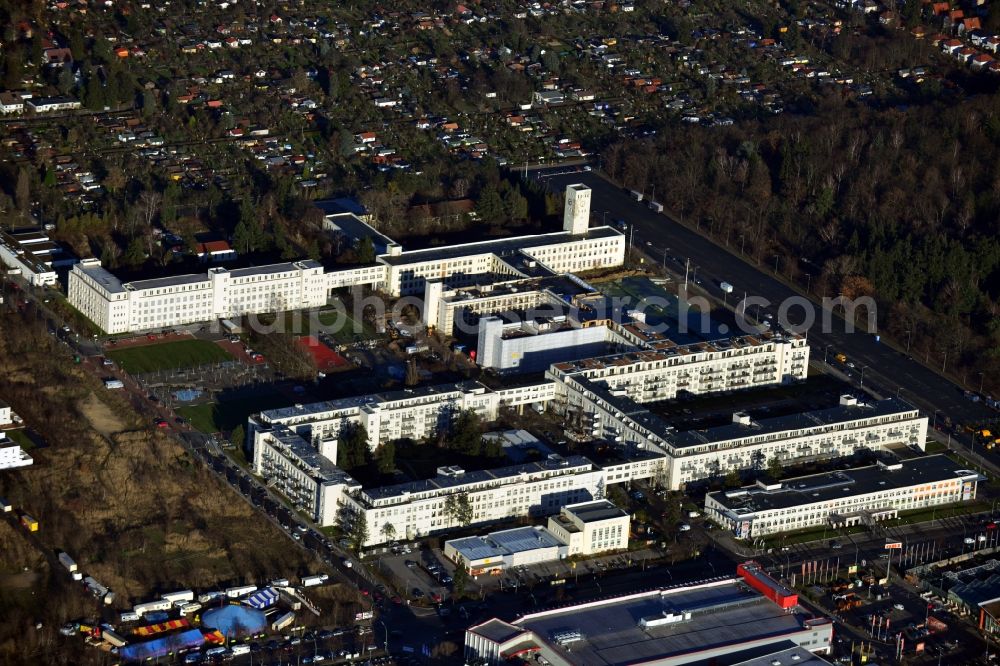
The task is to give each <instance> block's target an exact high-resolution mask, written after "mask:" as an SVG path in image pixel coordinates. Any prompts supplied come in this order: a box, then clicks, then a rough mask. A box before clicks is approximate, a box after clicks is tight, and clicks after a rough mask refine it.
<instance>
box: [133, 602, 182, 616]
mask: <svg viewBox="0 0 1000 666" xmlns="http://www.w3.org/2000/svg"><path fill="white" fill-rule="evenodd" d="M171 608H173V603H171V602H170V601H168V600H166V599H157V600H156V601H147V602H146V603H143V604H136V605H135V606H133V607H132V612H134V613H136V614H137V615H139V617H142V616H143V615H145V614H146V613H149V612H152V611H167V610H170V609H171Z"/></svg>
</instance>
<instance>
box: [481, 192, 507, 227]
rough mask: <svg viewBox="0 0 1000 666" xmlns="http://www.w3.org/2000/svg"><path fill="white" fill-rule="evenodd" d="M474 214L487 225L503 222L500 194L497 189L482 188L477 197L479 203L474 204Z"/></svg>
mask: <svg viewBox="0 0 1000 666" xmlns="http://www.w3.org/2000/svg"><path fill="white" fill-rule="evenodd" d="M476 214H477V215H479V219H480V220H482V221H483V222H486V223H487V224H493V223H495V222H500V221H501V220H503V217H504V205H503V199H501V198H500V192H498V191H497V188H495V187H493V186H492V185H487V186H486V187H484V188H483V191H482V192H481V193H480V195H479V201H478V202H476Z"/></svg>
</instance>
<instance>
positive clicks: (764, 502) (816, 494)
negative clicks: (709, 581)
mask: <svg viewBox="0 0 1000 666" xmlns="http://www.w3.org/2000/svg"><path fill="white" fill-rule="evenodd" d="M983 480H984V477H982V476H980V475H979V474H978V473H976V472H975V471H973V470H969V469H964V468H962V467H960V466H959V465H958V464H957V463H955V462H954V461H953V460H951V459H950V458H948V457H947V456H943V455H937V456H927V457H925V458H914V459H912V460H905V461H903V462H900V463H896V464H893V465H884V464H881V463H880V464H878V465H874V466H871V467H863V468H860V469H852V470H845V471H842V472H831V473H826V474H815V475H811V476H803V477H798V478H794V479H785V480H783V481H781V482H775V483H770V484H767V483H763V482H759V483H757V484H755V485H753V486H747V487H744V488H739V489H736V490H726V491H718V492H712V493H708V494H707V495H706V496H705V515H706V516H707V517H708V518H709V519H711V520H713V521H714V522H715V523H717V524H719V525H720V526H722V527H724V528H725V529H728V530H730V531H732V532H733V533H734V534H735V535H736V536H737V537H738V538H741V539H753V538H756V537H760V536H766V535H768V534H776V533H783V532H788V531H792V530H800V529H806V528H810V527H819V526H824V525H829V526H832V527H847V526H851V525H855V524H869V523H872V522H879V521H882V520H886V519H890V518H895V517H896V516H897V515H898V513H899V511H908V510H913V509H925V508H927V507H932V506H939V505H942V504H951V503H954V502H967V501H972V500H974V499H975V498H976V490H977V486H978V483H979V482H980V481H983Z"/></svg>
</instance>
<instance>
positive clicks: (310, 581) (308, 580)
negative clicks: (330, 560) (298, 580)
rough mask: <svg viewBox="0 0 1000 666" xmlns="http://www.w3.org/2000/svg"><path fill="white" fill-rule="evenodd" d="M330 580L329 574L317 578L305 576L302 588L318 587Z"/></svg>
mask: <svg viewBox="0 0 1000 666" xmlns="http://www.w3.org/2000/svg"><path fill="white" fill-rule="evenodd" d="M329 579H330V576H328V575H327V574H319V575H316V576H304V577H303V578H302V587H314V586H316V585H322V584H323V583H325V582H326V581H328V580H329Z"/></svg>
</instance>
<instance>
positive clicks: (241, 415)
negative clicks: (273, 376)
mask: <svg viewBox="0 0 1000 666" xmlns="http://www.w3.org/2000/svg"><path fill="white" fill-rule="evenodd" d="M285 404H287V401H286V400H282V398H280V397H279V396H278V395H276V394H271V393H268V394H266V395H259V396H254V397H252V398H236V399H234V400H224V401H222V402H210V403H205V404H203V405H190V406H187V407H178V408H177V409H176V410H174V411H176V412H177V414H178V415H180V416H183V417H184V418H186V419H187V420H188V421H190V422H191V425H192V426H194V427H195V428H196V429H198V430H200V431H202V432H209V433H211V432H230V431H231V430H232V429H233V428H235V427H236V426H238V425H243V426H244V427H246V422H247V417H248V416H250V415H251V414H253V413H255V412H259V411H260V410H262V409H270V408H274V407H282V406H284V405H285Z"/></svg>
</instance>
